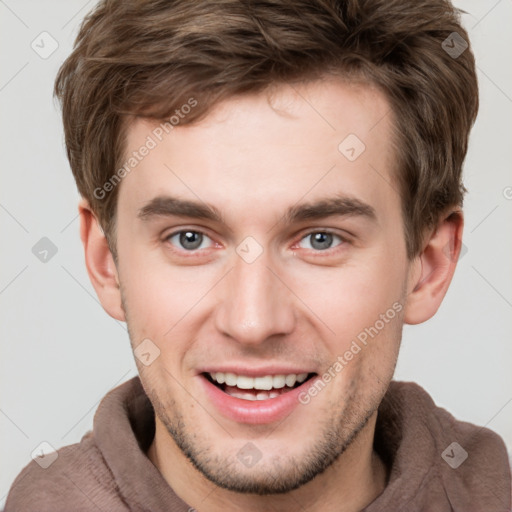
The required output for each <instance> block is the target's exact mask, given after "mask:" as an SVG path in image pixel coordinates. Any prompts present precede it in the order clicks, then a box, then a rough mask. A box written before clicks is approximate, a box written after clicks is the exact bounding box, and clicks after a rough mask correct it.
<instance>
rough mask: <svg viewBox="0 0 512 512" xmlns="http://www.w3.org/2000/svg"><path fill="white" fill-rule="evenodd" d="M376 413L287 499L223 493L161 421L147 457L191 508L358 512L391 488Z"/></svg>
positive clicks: (249, 511) (219, 511) (221, 511)
mask: <svg viewBox="0 0 512 512" xmlns="http://www.w3.org/2000/svg"><path fill="white" fill-rule="evenodd" d="M376 418H377V413H375V414H374V415H373V416H372V418H370V420H369V421H368V423H367V424H366V425H365V427H364V428H363V430H361V432H360V433H359V435H358V436H357V438H356V439H355V440H354V441H353V442H352V443H351V444H350V446H349V447H348V448H347V449H346V450H345V452H344V453H343V454H342V455H341V456H340V457H339V458H338V459H337V460H336V461H335V462H334V463H333V464H332V465H331V466H330V467H329V468H328V469H327V470H326V471H324V472H323V473H322V474H320V475H318V476H317V477H315V478H314V479H313V480H311V481H310V482H308V483H307V484H305V485H303V486H302V487H300V488H299V489H296V490H294V491H292V492H289V493H286V494H274V495H267V496H259V495H254V494H240V493H236V492H232V491H228V490H226V489H222V488H220V487H218V486H216V485H215V484H213V483H212V482H210V481H209V480H207V479H206V478H205V477H204V476H203V475H202V473H200V472H199V471H198V470H197V469H196V468H195V467H194V466H193V465H192V464H191V463H190V461H189V460H188V459H187V458H186V457H185V455H183V453H182V452H181V450H180V449H179V448H178V447H177V446H176V444H175V443H174V440H173V439H172V437H171V436H170V435H169V433H168V432H167V430H166V428H165V426H164V425H163V424H162V423H161V422H160V420H159V419H158V417H156V418H155V420H156V421H155V423H156V430H155V438H154V440H153V443H152V444H151V446H150V448H149V450H148V453H147V456H148V458H149V459H150V460H151V462H152V463H153V464H154V465H155V466H156V467H157V468H158V470H159V471H160V473H161V474H162V476H163V477H164V479H165V480H166V481H167V483H168V484H169V485H170V487H171V488H172V489H173V491H174V492H175V493H176V494H177V495H178V496H179V497H180V498H181V499H182V500H183V501H184V502H185V503H187V504H188V505H189V506H190V507H192V508H194V509H196V510H208V511H209V512H230V511H234V510H244V511H246V512H260V511H264V510H269V509H270V510H276V511H277V510H279V511H281V510H283V511H284V510H294V509H296V508H297V506H298V504H300V505H301V508H304V509H307V510H308V512H320V511H322V512H334V511H336V512H357V511H359V510H361V509H362V508H364V507H365V506H367V505H368V504H370V503H371V502H372V501H373V500H374V499H375V498H376V497H377V496H378V495H379V494H381V493H382V491H383V490H384V488H385V486H386V480H387V468H386V466H385V465H384V463H383V462H382V460H381V459H380V457H379V456H378V455H377V453H376V452H375V451H374V450H373V436H374V432H375V422H376Z"/></svg>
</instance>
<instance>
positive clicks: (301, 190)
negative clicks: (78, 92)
mask: <svg viewBox="0 0 512 512" xmlns="http://www.w3.org/2000/svg"><path fill="white" fill-rule="evenodd" d="M182 115H183V114H182ZM183 117H186V114H185V115H183ZM391 119H392V116H391V112H390V107H389V103H388V101H387V99H386V97H385V95H384V94H383V93H382V92H381V91H379V90H378V89H377V88H375V87H372V86H369V85H362V84H348V83H345V82H342V81H340V80H335V79H331V80H323V81H317V82H312V83H309V84H302V85H293V86H292V85H282V86H279V87H276V88H274V89H272V91H271V92H270V93H260V94H253V95H244V96H239V97H234V98H231V99H229V100H226V101H224V102H222V103H220V104H218V105H217V106H215V107H214V108H213V109H212V110H211V111H210V112H209V114H208V115H207V116H206V117H205V118H203V119H202V120H201V121H199V122H197V123H193V124H182V125H180V124H177V125H175V126H174V127H173V128H172V129H171V130H169V133H168V134H165V133H164V134H163V135H162V134H161V133H160V132H161V131H162V130H161V129H160V131H158V127H159V123H158V122H155V121H148V120H144V119H139V120H137V121H135V122H134V123H132V124H131V126H130V127H129V129H128V133H127V150H126V155H125V156H126V158H129V157H130V155H132V154H133V152H137V151H138V149H139V148H141V147H143V146H144V145H147V141H148V140H149V139H151V140H153V141H154V144H151V146H152V149H151V150H150V151H148V152H147V154H146V155H145V156H144V157H143V158H141V159H140V161H138V162H137V165H136V166H135V167H134V168H133V170H132V171H131V172H130V173H129V175H128V176H127V177H126V178H125V179H124V180H123V182H122V183H121V190H120V196H119V201H120V202H121V201H122V202H125V201H126V202H128V203H130V204H131V205H132V206H133V208H141V207H142V206H143V204H144V202H145V201H148V200H149V199H151V198H153V197H156V196H158V195H166V194H167V195H168V194H172V195H173V196H180V197H183V198H190V199H195V200H198V199H200V200H201V201H205V202H208V203H210V204H214V205H216V206H217V207H218V208H219V209H230V210H232V211H233V212H235V211H236V215H237V216H238V218H239V219H240V220H242V217H240V215H242V216H243V212H244V211H247V212H248V217H250V215H253V214H254V211H252V212H251V211H250V210H251V208H249V205H256V204H259V203H260V202H261V201H264V202H265V203H266V204H267V209H268V208H269V207H270V206H274V207H275V208H276V209H278V208H280V207H281V206H282V207H284V206H285V205H286V206H287V207H289V206H290V204H293V203H296V202H297V201H298V200H299V199H300V198H301V197H302V196H304V197H305V196H307V199H311V200H313V199H315V198H316V197H321V196H322V195H325V194H326V193H329V192H340V193H344V192H346V193H347V194H350V195H356V196H358V197H360V198H361V199H363V200H364V201H365V202H369V203H376V206H377V207H378V203H382V202H383V201H385V200H388V201H395V202H398V197H397V194H396V189H395V187H394V185H393V178H392V172H393V165H392V164H393V154H394V151H393V149H392V147H393V141H392V134H391V127H392V121H391ZM155 130H157V131H156V132H155ZM155 133H156V134H157V135H159V136H158V137H157V136H156V135H155ZM148 137H149V139H148ZM159 139H161V140H159ZM153 146H154V147H153ZM145 153H146V152H145ZM386 189H387V190H386ZM386 196H387V197H386ZM382 206H384V205H382ZM247 220H248V221H250V218H248V219H247Z"/></svg>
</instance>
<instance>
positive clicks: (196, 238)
mask: <svg viewBox="0 0 512 512" xmlns="http://www.w3.org/2000/svg"><path fill="white" fill-rule="evenodd" d="M165 240H166V241H168V242H170V243H171V244H172V245H174V246H175V247H178V249H185V250H186V251H196V250H198V249H207V248H208V247H210V246H211V242H212V240H211V238H210V237H209V236H207V235H205V234H204V233H201V232H200V231H194V230H192V229H185V230H183V231H177V232H176V233H172V234H170V235H169V236H168V237H166V239H165ZM209 243H210V244H209Z"/></svg>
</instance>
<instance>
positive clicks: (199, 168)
mask: <svg viewBox="0 0 512 512" xmlns="http://www.w3.org/2000/svg"><path fill="white" fill-rule="evenodd" d="M477 92H478V91H477V84H476V76H475V66H474V60H473V56H472V54H471V52H470V50H469V48H467V34H466V32H465V31H464V30H463V28H462V27H461V26H460V24H459V21H458V14H457V12H456V11H455V10H454V9H453V7H452V6H451V5H450V4H449V3H448V2H447V1H444V0H430V1H427V0H424V1H414V2H412V1H403V0H402V1H387V2H378V1H375V0H372V1H355V0H348V1H344V2H342V1H339V0H338V1H337V0H314V1H312V0H307V1H306V0H275V1H273V2H248V1H235V0H224V1H222V2H190V1H186V0H182V1H172V2H170V1H156V0H144V1H137V2H135V1H133V0H131V1H124V2H121V1H120V0H115V1H114V0H106V1H103V2H100V4H98V6H97V7H96V8H95V10H94V11H93V12H92V13H91V14H90V15H89V16H88V17H87V18H86V20H85V21H84V23H83V25H82V27H81V30H80V33H79V35H78V38H77V41H76V45H75V49H74V51H73V53H72V55H71V56H70V57H69V58H68V59H67V61H66V62H65V63H64V65H63V67H62V68H61V70H60V72H59V75H58V77H57V82H56V94H57V95H58V97H59V99H60V100H61V102H62V105H63V118H64V127H65V134H66V145H67V150H68V157H69V160H70V164H71V168H72V171H73V173H74V176H75V179H76V181H77V185H78V188H79V191H80V193H81V195H82V197H83V199H82V201H81V202H80V205H79V212H80V219H81V238H82V242H83V245H84V250H85V257H86V265H87V269H88V272H89V276H90V278H91V282H92V284H93V286H94V288H95V290H96V292H97V294H98V297H99V299H100V301H101V303H102V305H103V307H104V309H105V310H106V311H107V313H108V314H109V315H111V316H112V317H114V318H115V319H117V320H119V321H126V322H127V325H128V328H129V333H130V340H131V344H132V347H133V349H134V355H135V361H136V363H137V367H138V370H139V374H140V379H139V377H137V378H135V379H132V380H130V381H129V382H127V383H124V384H122V385H121V386H119V387H118V388H116V389H114V390H113V391H111V392H110V393H109V394H108V395H107V396H106V397H105V398H104V400H103V401H102V403H101V404H100V406H99V408H98V410H97V413H96V416H95V422H94V429H93V431H92V432H89V433H87V434H86V435H85V436H84V438H83V439H82V441H81V442H80V443H79V444H76V445H71V446H68V447H64V448H62V449H60V450H59V457H58V459H57V460H56V461H55V463H53V464H52V465H51V466H50V467H48V468H47V469H46V470H44V471H41V468H40V466H39V465H38V464H36V463H35V462H32V463H31V464H29V465H28V466H27V467H26V468H25V469H24V470H23V471H22V473H21V474H20V475H19V476H18V478H17V479H16V481H15V482H14V484H13V486H12V489H11V492H10V494H9V496H8V499H7V504H6V510H7V511H11V510H96V509H99V510H109V511H110V510H113V511H117V510H151V511H159V510H162V511H163V510H173V511H187V510H194V509H195V510H199V511H208V512H210V511H212V512H217V511H220V510H230V511H231V510H233V511H238V510H244V511H260V510H261V511H263V510H265V511H267V510H276V511H278V510H279V511H288V510H308V511H314V512H316V511H322V512H323V511H327V512H329V511H344V512H348V511H359V510H365V511H367V512H375V511H391V510H393V511H398V510H403V511H419V510H421V511H445V510H446V511H449V510H456V511H461V512H462V511H464V512H468V511H473V510H475V511H477V510H478V511H484V510H485V511H503V510H508V509H509V508H510V470H509V467H508V462H507V456H506V450H505V447H504V444H503V442H502V440H501V439H500V438H499V437H498V436H497V435H496V434H494V433H493V432H491V431H489V430H487V429H485V428H480V427H477V426H474V425H470V424H468V423H463V422H459V421H457V420H455V419H454V418H453V417H452V416H451V415H450V414H449V413H448V412H446V411H444V410H443V409H440V408H437V407H436V406H435V405H434V403H433V402H432V400H431V399H430V397H429V396H428V395H427V393H426V392H425V391H424V390H422V389H421V388H420V387H419V386H417V385H415V384H412V383H400V382H392V376H393V372H394V368H395V363H396V360H397V356H398V352H399V347H400V341H401V333H402V327H403V324H404V323H407V324H418V323H421V322H424V321H426V320H428V319H429V318H431V317H432V316H433V315H434V314H435V313H436V311H437V309H438V307H439V306H440V304H441V302H442V300H443V298H444V295H445V293H446V291H447V289H448V286H449V284H450V281H451V278H452V276H453V273H454V271H455V267H456V262H457V258H458V255H459V252H460V247H461V237H462V230H463V214H462V210H461V206H462V198H463V192H464V187H463V185H462V182H461V171H462V164H463V161H464V157H465V154H466V149H467V140H468V135H469V130H470V128H471V126H472V124H473V122H474V119H475V116H476V113H477V109H478V94H477Z"/></svg>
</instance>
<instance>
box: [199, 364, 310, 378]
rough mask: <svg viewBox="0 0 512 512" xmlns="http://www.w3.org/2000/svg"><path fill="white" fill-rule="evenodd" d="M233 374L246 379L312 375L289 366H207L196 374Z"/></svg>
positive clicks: (307, 370) (301, 369)
mask: <svg viewBox="0 0 512 512" xmlns="http://www.w3.org/2000/svg"><path fill="white" fill-rule="evenodd" d="M218 372H221V373H234V374H235V375H244V376H247V377H265V376H267V375H291V374H292V373H293V374H296V375H300V374H301V373H307V374H310V373H314V372H313V371H312V370H311V369H307V368H304V367H302V368H297V367H295V368H290V367H289V366H277V365H275V366H265V367H260V368H254V367H252V368H248V367H247V366H241V365H240V366H238V365H230V366H208V367H205V368H201V369H200V370H199V371H198V374H201V373H218Z"/></svg>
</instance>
